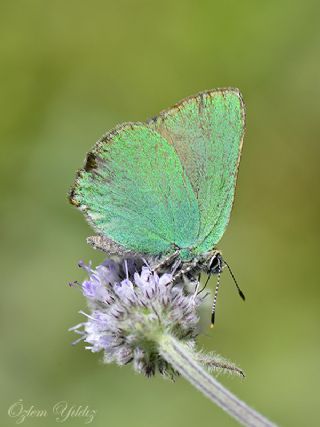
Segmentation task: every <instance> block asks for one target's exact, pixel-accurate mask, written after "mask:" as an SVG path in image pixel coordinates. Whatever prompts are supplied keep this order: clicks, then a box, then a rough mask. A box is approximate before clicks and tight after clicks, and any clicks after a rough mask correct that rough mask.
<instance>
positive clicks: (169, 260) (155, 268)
mask: <svg viewBox="0 0 320 427" xmlns="http://www.w3.org/2000/svg"><path fill="white" fill-rule="evenodd" d="M179 254H180V250H179V249H177V250H176V251H175V252H173V253H172V254H170V255H168V256H167V257H165V258H162V259H161V260H160V262H159V263H158V264H156V265H153V266H152V270H153V271H154V272H156V273H159V272H160V271H161V270H162V269H163V268H166V267H169V266H170V265H171V264H172V263H173V261H174V260H176V258H177V257H178V256H179ZM178 261H180V260H176V262H175V263H174V264H173V270H175V269H177V268H178V266H179V264H180V262H181V261H180V262H179V264H178V265H177V266H176V263H177V262H178Z"/></svg>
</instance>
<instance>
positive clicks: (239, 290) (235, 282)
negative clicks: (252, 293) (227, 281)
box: [223, 259, 246, 301]
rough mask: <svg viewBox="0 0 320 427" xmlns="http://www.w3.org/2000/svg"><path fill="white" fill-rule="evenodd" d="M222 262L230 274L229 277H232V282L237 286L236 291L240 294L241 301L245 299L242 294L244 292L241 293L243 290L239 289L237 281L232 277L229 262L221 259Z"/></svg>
mask: <svg viewBox="0 0 320 427" xmlns="http://www.w3.org/2000/svg"><path fill="white" fill-rule="evenodd" d="M223 262H224V263H225V265H226V266H227V267H228V270H229V273H230V275H231V277H232V279H233V281H234V284H235V285H236V287H237V289H238V292H239V295H240V297H241V299H242V300H243V301H245V299H246V297H245V296H244V293H243V292H242V290H241V289H240V287H239V285H238V283H237V280H236V278H235V277H234V274H233V273H232V270H231V268H230V266H229V264H228V263H227V261H226V260H225V259H224V260H223Z"/></svg>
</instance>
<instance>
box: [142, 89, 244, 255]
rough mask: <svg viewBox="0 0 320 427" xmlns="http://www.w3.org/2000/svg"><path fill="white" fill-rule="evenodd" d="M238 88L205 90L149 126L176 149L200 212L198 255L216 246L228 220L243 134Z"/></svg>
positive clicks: (165, 113)
mask: <svg viewBox="0 0 320 427" xmlns="http://www.w3.org/2000/svg"><path fill="white" fill-rule="evenodd" d="M244 121H245V113H244V105H243V101H242V98H241V95H240V93H239V91H238V90H237V89H217V90H213V91H207V92H202V93H200V94H198V95H196V96H193V97H190V98H187V99H185V100H183V101H181V102H180V103H178V104H176V105H175V106H174V107H173V108H170V109H168V110H165V111H163V112H162V113H160V115H159V116H158V117H156V118H155V119H153V120H152V121H150V123H149V126H150V127H152V128H153V129H155V130H156V131H157V132H159V133H160V134H161V135H162V136H163V137H164V138H165V139H166V140H167V141H168V142H169V143H170V144H171V145H172V146H173V147H174V149H175V151H176V153H177V154H178V156H179V158H180V161H181V163H182V165H183V167H184V170H185V172H186V174H187V176H188V178H189V180H190V182H191V185H192V188H193V191H194V194H195V197H196V199H197V202H198V206H199V212H200V229H199V233H198V237H197V241H196V242H195V249H194V253H202V252H205V251H207V250H210V249H212V247H214V246H215V245H216V243H217V242H218V241H219V240H220V238H221V237H222V234H223V233H224V231H225V228H226V226H227V223H228V221H229V217H230V213H231V208H232V203H233V198H234V192H235V185H236V177H237V170H238V164H239V160H240V154H241V147H242V140H243V134H244Z"/></svg>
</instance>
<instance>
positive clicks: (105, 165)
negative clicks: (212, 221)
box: [70, 123, 199, 255]
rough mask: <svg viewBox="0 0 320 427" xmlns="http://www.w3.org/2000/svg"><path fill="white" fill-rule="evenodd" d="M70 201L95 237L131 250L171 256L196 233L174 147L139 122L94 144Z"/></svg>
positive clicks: (193, 204)
mask: <svg viewBox="0 0 320 427" xmlns="http://www.w3.org/2000/svg"><path fill="white" fill-rule="evenodd" d="M70 200H71V202H72V203H73V204H75V205H76V206H78V207H79V208H80V209H81V210H82V211H84V213H85V215H86V217H87V219H88V221H89V223H90V224H91V225H92V226H93V228H94V229H95V230H96V231H97V232H98V234H100V235H102V236H106V237H107V238H108V239H109V240H111V241H113V242H115V244H116V245H120V246H122V247H124V248H126V249H128V250H129V251H135V252H138V253H144V254H154V255H158V254H161V253H164V252H170V250H173V244H176V245H178V246H181V247H186V246H189V245H190V244H191V243H192V242H194V241H195V239H196V237H197V234H198V230H199V211H198V203H197V200H196V198H195V194H194V192H193V190H192V186H191V184H190V181H189V179H188V177H187V175H186V173H185V171H184V169H183V167H182V165H181V162H180V160H179V157H178V155H177V153H176V151H175V150H174V147H173V146H171V145H170V144H168V142H167V141H166V139H165V138H164V137H163V136H161V135H160V134H159V133H157V132H155V131H154V130H153V129H151V128H150V127H148V126H147V125H146V124H142V123H127V124H124V125H121V126H119V127H118V128H116V129H115V130H114V131H112V132H110V133H108V134H107V135H106V136H105V137H103V138H102V139H101V140H100V141H98V142H97V143H96V145H95V146H94V147H93V149H92V151H91V152H90V153H89V154H88V155H87V159H86V163H85V166H84V168H83V169H81V170H80V171H79V172H78V176H77V179H76V182H75V184H74V186H73V188H72V189H71V192H70Z"/></svg>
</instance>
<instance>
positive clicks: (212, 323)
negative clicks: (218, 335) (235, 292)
mask: <svg viewBox="0 0 320 427" xmlns="http://www.w3.org/2000/svg"><path fill="white" fill-rule="evenodd" d="M220 277H221V271H219V273H218V280H217V284H216V289H215V291H214V297H213V304H212V311H211V328H213V325H214V320H215V314H216V305H217V297H218V292H219V287H220Z"/></svg>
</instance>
